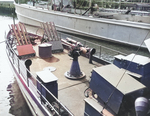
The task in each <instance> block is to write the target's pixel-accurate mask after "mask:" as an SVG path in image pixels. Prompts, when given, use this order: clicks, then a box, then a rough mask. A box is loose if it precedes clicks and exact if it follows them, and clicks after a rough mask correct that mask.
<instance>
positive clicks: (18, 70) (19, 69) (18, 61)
mask: <svg viewBox="0 0 150 116" xmlns="http://www.w3.org/2000/svg"><path fill="white" fill-rule="evenodd" d="M17 61H18V72H19V73H20V63H19V58H17Z"/></svg>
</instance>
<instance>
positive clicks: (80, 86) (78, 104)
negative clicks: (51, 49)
mask: <svg viewBox="0 0 150 116" xmlns="http://www.w3.org/2000/svg"><path fill="white" fill-rule="evenodd" d="M33 48H34V50H35V51H36V56H35V57H34V58H31V60H32V65H31V66H30V71H31V72H32V73H33V74H35V73H36V72H39V71H42V70H43V69H44V68H47V67H55V68H56V70H55V71H54V72H52V73H53V74H54V75H55V76H56V77H57V78H58V81H57V82H58V99H59V100H60V101H61V102H62V103H63V104H64V105H65V106H66V107H67V108H68V109H69V110H70V111H71V112H72V113H73V114H74V115H75V116H83V115H84V105H85V103H84V99H85V96H84V91H85V89H86V88H87V87H89V80H90V76H91V71H92V68H94V67H97V66H101V64H97V63H96V62H94V61H93V64H89V59H87V58H85V57H83V56H79V60H78V62H79V65H80V69H81V71H82V72H84V73H85V74H86V77H85V78H83V79H81V80H70V79H68V78H66V77H65V76H64V74H65V72H66V71H69V70H70V68H71V64H72V61H73V60H72V58H71V57H70V56H68V51H67V50H65V49H64V50H63V52H61V53H55V54H52V57H50V58H46V59H42V58H40V57H39V51H38V45H35V46H33Z"/></svg>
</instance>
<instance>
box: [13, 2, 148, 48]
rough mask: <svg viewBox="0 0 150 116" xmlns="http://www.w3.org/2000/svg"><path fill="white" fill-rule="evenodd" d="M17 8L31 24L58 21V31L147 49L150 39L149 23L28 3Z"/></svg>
mask: <svg viewBox="0 0 150 116" xmlns="http://www.w3.org/2000/svg"><path fill="white" fill-rule="evenodd" d="M15 7H16V13H17V17H18V19H19V21H20V22H23V23H25V24H29V25H36V26H37V25H38V26H40V22H54V23H55V25H56V28H57V30H58V31H63V32H69V33H73V34H79V35H84V36H87V37H92V38H96V39H103V40H106V41H112V42H117V43H122V44H127V45H132V46H142V47H145V45H144V44H142V43H143V40H144V39H147V38H149V37H150V33H149V31H150V24H146V23H139V22H129V21H123V20H115V19H104V18H93V17H86V16H81V15H77V14H69V13H64V12H59V11H52V10H48V9H42V8H36V7H33V6H30V5H26V4H15Z"/></svg>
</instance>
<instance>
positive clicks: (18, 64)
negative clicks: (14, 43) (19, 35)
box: [6, 41, 73, 116]
mask: <svg viewBox="0 0 150 116" xmlns="http://www.w3.org/2000/svg"><path fill="white" fill-rule="evenodd" d="M6 44H7V45H6V49H7V54H8V56H9V59H10V60H11V62H12V63H13V66H14V67H15V69H16V70H17V72H18V73H19V74H20V75H21V76H22V77H23V78H22V79H23V80H24V81H25V83H26V85H27V86H28V87H29V88H30V90H31V93H32V94H33V95H34V96H35V97H36V98H37V99H38V100H40V101H41V105H42V106H43V107H46V109H47V110H48V111H49V112H50V114H52V115H55V116H61V115H62V113H65V114H67V116H73V114H72V113H71V112H70V111H69V110H68V109H67V108H66V107H65V106H64V105H63V104H62V103H61V102H60V101H59V100H58V99H57V98H56V97H55V96H54V95H53V94H52V93H51V92H50V91H49V90H48V89H47V88H46V87H45V86H44V85H43V84H42V82H41V81H39V80H38V79H37V75H36V74H34V75H33V74H32V73H31V72H30V71H29V70H28V69H27V68H26V66H25V64H24V63H25V60H20V59H19V58H18V56H17V54H16V52H15V50H14V49H12V48H11V47H10V45H9V44H8V43H7V41H6ZM27 73H29V74H27ZM28 75H30V77H28ZM37 83H38V84H39V85H40V88H39V89H38V88H37ZM43 88H44V89H45V91H46V93H47V94H49V95H51V97H52V98H53V99H54V102H52V103H50V102H49V101H48V100H47V99H46V97H45V96H44V95H43V94H42V93H43V91H42V90H43ZM62 110H63V112H62ZM35 112H36V111H35Z"/></svg>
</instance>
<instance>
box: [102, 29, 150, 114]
mask: <svg viewBox="0 0 150 116" xmlns="http://www.w3.org/2000/svg"><path fill="white" fill-rule="evenodd" d="M149 33H150V31H149V32H148V33H147V34H146V36H145V38H144V39H143V41H142V43H141V44H140V46H139V47H138V49H137V51H136V53H135V55H134V56H133V58H132V59H131V61H130V62H129V65H128V66H127V68H126V69H125V71H124V73H123V75H122V76H121V78H120V80H119V81H118V83H117V85H116V87H115V88H114V90H113V91H112V93H111V94H110V96H109V97H108V100H107V101H106V103H105V105H104V107H103V109H102V111H103V110H104V108H105V107H106V105H107V103H108V102H109V100H110V98H111V97H112V95H113V94H114V92H115V90H116V88H117V86H118V85H119V83H120V81H121V80H122V78H123V76H124V75H125V73H126V71H127V69H128V68H129V66H130V64H131V62H132V61H133V59H134V58H135V56H136V54H137V52H138V51H139V49H140V48H141V46H142V44H143V43H144V40H145V39H146V37H147V36H148V34H149Z"/></svg>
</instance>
